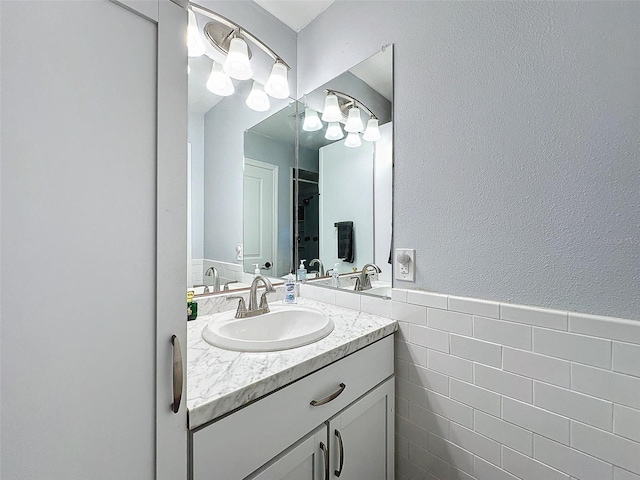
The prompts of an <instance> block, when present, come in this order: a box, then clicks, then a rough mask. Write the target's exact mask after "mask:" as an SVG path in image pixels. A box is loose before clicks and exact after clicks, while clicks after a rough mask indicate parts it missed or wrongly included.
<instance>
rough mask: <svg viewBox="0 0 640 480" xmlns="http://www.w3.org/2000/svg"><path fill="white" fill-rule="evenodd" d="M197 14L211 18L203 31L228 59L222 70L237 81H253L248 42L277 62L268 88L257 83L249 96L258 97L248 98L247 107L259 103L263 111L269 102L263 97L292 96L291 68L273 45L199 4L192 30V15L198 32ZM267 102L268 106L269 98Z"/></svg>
mask: <svg viewBox="0 0 640 480" xmlns="http://www.w3.org/2000/svg"><path fill="white" fill-rule="evenodd" d="M194 12H195V13H198V14H200V15H203V16H205V17H207V18H208V19H209V22H208V23H207V24H206V25H205V26H204V28H203V31H204V36H205V38H206V39H207V40H208V42H209V43H210V44H211V45H212V46H213V47H214V48H215V49H216V50H217V51H218V52H219V53H220V54H222V55H225V56H226V58H225V60H224V63H223V66H222V70H223V71H224V72H225V73H226V74H227V75H228V76H229V77H231V78H235V79H236V80H249V79H251V78H253V69H252V68H251V62H250V59H251V57H252V52H251V49H250V48H249V46H248V42H250V43H251V44H252V46H253V45H255V46H257V47H258V48H260V50H262V51H263V52H265V53H266V54H267V55H268V56H269V57H271V58H272V59H273V60H274V62H275V63H274V65H273V67H272V69H271V75H270V76H269V78H268V80H267V81H266V83H265V85H264V87H263V86H262V85H261V84H259V83H258V82H255V81H254V86H253V88H252V89H251V93H250V94H249V96H250V97H251V96H252V95H253V96H254V98H253V99H252V100H251V101H250V100H249V98H247V105H249V104H252V105H255V106H257V105H258V104H259V105H260V108H263V107H264V105H265V102H264V101H263V99H262V95H265V96H266V94H268V95H270V96H271V97H273V98H277V99H285V98H287V97H288V96H289V80H288V71H289V70H290V69H291V67H289V65H287V64H286V63H285V62H284V60H282V58H280V56H278V55H277V54H276V53H275V52H274V51H273V50H272V49H271V48H270V47H269V46H267V45H266V44H265V43H264V42H263V41H262V40H260V39H259V38H258V37H256V36H255V35H253V34H251V33H250V32H248V31H247V30H245V29H244V28H243V27H241V26H240V25H238V24H237V23H235V22H232V21H231V20H229V19H228V18H225V17H223V16H222V15H218V14H217V13H215V12H212V11H211V10H209V9H207V8H204V7H201V6H199V5H195V4H191V5H190V8H189V25H190V27H189V28H191V25H192V22H191V15H193V25H195V28H196V29H197V24H196V21H195V14H194ZM196 32H197V30H196ZM197 33H198V32H197ZM194 38H195V37H194ZM198 38H200V35H198ZM203 51H204V46H203ZM189 55H190V56H191V53H189ZM254 80H255V79H254ZM256 85H259V87H256ZM256 88H258V89H259V91H258V92H257V93H256V94H254V89H256ZM265 92H266V94H265ZM214 93H215V92H214ZM256 95H257V97H256ZM258 97H259V98H261V99H262V100H261V101H260V102H256V100H255V98H258ZM266 103H267V104H268V99H267V102H266ZM252 108H253V107H252ZM267 108H268V107H267Z"/></svg>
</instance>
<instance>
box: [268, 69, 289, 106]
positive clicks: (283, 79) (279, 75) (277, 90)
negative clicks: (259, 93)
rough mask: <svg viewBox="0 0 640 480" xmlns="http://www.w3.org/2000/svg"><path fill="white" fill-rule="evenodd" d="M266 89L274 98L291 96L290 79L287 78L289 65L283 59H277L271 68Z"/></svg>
mask: <svg viewBox="0 0 640 480" xmlns="http://www.w3.org/2000/svg"><path fill="white" fill-rule="evenodd" d="M264 91H265V92H267V94H269V95H271V96H272V97H273V98H277V99H284V98H287V97H288V96H289V80H288V79H287V67H286V66H285V65H284V64H283V63H282V61H281V60H276V63H274V64H273V68H272V69H271V75H269V79H268V80H267V83H265V84H264Z"/></svg>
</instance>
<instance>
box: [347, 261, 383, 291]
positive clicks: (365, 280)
mask: <svg viewBox="0 0 640 480" xmlns="http://www.w3.org/2000/svg"><path fill="white" fill-rule="evenodd" d="M369 268H373V269H374V270H375V273H380V272H382V270H380V267H379V266H377V265H376V264H375V263H367V264H366V265H365V266H364V267H362V272H360V276H359V277H358V278H356V286H355V287H354V290H355V291H356V292H362V291H364V290H369V289H371V277H370V276H369V273H368V270H369Z"/></svg>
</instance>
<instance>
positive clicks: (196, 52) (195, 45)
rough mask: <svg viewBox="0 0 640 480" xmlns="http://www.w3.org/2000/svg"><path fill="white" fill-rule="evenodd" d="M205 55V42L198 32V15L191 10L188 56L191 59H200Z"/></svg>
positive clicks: (188, 29) (188, 30)
mask: <svg viewBox="0 0 640 480" xmlns="http://www.w3.org/2000/svg"><path fill="white" fill-rule="evenodd" d="M203 53H204V42H203V41H202V36H201V35H200V30H198V22H197V20H196V14H195V13H193V10H191V9H189V24H188V26H187V54H188V55H189V56H190V57H199V56H201V55H202V54H203Z"/></svg>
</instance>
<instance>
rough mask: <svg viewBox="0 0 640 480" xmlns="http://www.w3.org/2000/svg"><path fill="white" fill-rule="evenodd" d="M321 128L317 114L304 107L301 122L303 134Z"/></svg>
mask: <svg viewBox="0 0 640 480" xmlns="http://www.w3.org/2000/svg"><path fill="white" fill-rule="evenodd" d="M321 128H322V122H321V121H320V117H318V112H316V111H315V110H314V109H312V108H309V107H306V108H305V109H304V122H302V129H303V130H304V131H305V132H315V131H316V130H320V129H321Z"/></svg>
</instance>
